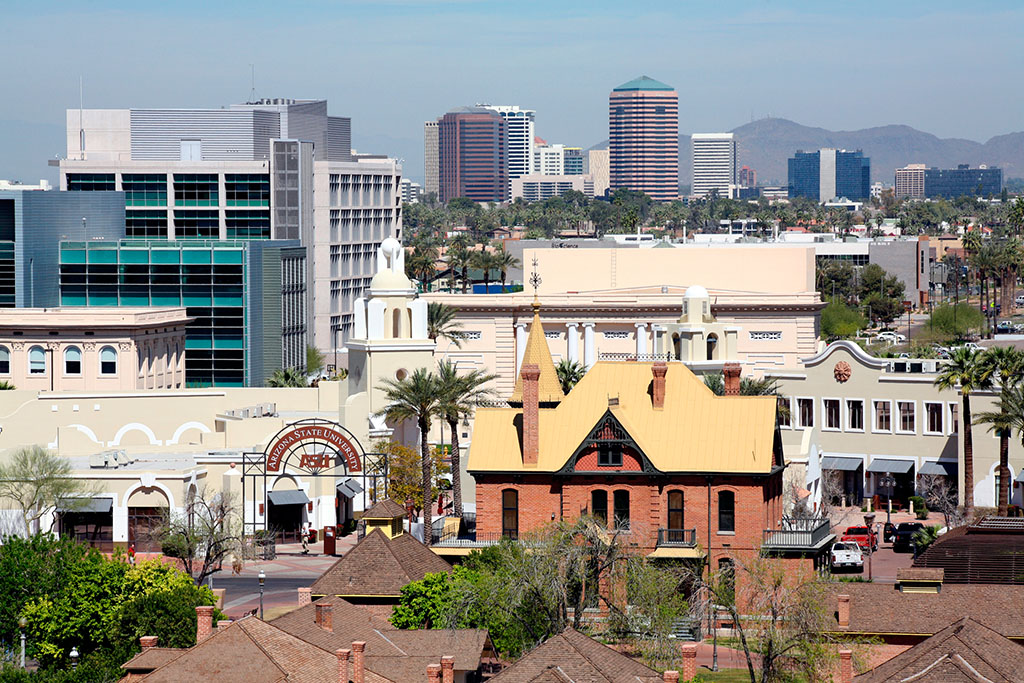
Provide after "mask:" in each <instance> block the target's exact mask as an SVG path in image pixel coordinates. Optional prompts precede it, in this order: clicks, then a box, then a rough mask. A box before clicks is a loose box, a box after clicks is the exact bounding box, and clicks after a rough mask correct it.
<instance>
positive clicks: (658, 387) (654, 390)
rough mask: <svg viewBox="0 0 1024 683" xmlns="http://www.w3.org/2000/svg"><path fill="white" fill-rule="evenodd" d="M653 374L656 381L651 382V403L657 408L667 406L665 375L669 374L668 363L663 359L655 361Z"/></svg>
mask: <svg viewBox="0 0 1024 683" xmlns="http://www.w3.org/2000/svg"><path fill="white" fill-rule="evenodd" d="M651 374H652V375H654V381H653V382H651V403H652V405H653V406H654V408H655V410H660V409H662V408H664V407H665V375H666V374H668V363H666V362H665V361H663V360H659V361H655V363H654V365H652V366H651Z"/></svg>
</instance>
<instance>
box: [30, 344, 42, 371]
mask: <svg viewBox="0 0 1024 683" xmlns="http://www.w3.org/2000/svg"><path fill="white" fill-rule="evenodd" d="M28 373H29V374H30V375H44V374H46V351H43V347H42V346H33V347H32V348H31V349H29V350H28Z"/></svg>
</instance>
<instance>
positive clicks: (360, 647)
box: [352, 640, 366, 683]
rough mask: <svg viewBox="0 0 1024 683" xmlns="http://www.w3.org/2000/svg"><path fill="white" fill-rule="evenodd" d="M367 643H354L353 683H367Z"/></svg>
mask: <svg viewBox="0 0 1024 683" xmlns="http://www.w3.org/2000/svg"><path fill="white" fill-rule="evenodd" d="M365 650H366V641H363V640H357V641H356V642H354V643H352V683H366V658H365V657H364V655H363V652H364V651H365Z"/></svg>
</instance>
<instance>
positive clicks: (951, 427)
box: [946, 401, 963, 436]
mask: <svg viewBox="0 0 1024 683" xmlns="http://www.w3.org/2000/svg"><path fill="white" fill-rule="evenodd" d="M954 408H955V409H956V415H955V416H954V415H953V409H954ZM962 409H963V406H961V405H960V403H959V402H958V401H948V402H947V403H946V436H953V435H954V434H959V429H960V424H959V422H960V411H961V410H962Z"/></svg>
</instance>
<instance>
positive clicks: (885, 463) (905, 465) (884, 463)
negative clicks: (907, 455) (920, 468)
mask: <svg viewBox="0 0 1024 683" xmlns="http://www.w3.org/2000/svg"><path fill="white" fill-rule="evenodd" d="M867 471H868V472H874V473H876V474H906V473H907V472H913V471H914V461H913V460H893V459H892V458H875V459H874V460H872V461H871V464H870V465H868V470H867Z"/></svg>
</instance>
